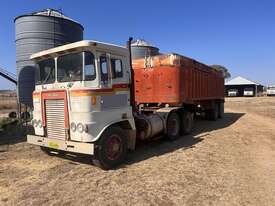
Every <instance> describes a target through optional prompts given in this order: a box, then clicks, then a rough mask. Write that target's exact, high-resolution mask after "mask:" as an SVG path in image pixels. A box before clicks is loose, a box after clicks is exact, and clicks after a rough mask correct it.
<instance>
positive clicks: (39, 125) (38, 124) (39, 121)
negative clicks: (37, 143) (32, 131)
mask: <svg viewBox="0 0 275 206" xmlns="http://www.w3.org/2000/svg"><path fill="white" fill-rule="evenodd" d="M37 126H38V127H40V128H42V121H41V120H38V121H37Z"/></svg>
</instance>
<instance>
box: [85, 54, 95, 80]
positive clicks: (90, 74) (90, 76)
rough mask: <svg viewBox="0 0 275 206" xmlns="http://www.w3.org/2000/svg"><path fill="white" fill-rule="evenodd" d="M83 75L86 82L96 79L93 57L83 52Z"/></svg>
mask: <svg viewBox="0 0 275 206" xmlns="http://www.w3.org/2000/svg"><path fill="white" fill-rule="evenodd" d="M84 75H85V80H87V81H91V80H94V79H95V78H96V70H95V57H94V55H93V53H91V52H85V64H84Z"/></svg>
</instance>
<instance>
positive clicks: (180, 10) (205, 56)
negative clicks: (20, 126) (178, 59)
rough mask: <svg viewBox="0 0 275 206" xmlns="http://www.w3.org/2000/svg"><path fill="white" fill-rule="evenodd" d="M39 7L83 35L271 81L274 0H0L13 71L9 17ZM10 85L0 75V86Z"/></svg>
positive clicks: (274, 74)
mask: <svg viewBox="0 0 275 206" xmlns="http://www.w3.org/2000/svg"><path fill="white" fill-rule="evenodd" d="M44 8H55V9H62V11H63V12H64V14H65V15H67V16H69V17H71V18H73V19H75V20H77V21H78V22H80V23H81V24H82V25H83V26H84V28H85V31H84V38H85V39H95V40H99V41H106V42H112V43H116V44H125V41H126V40H127V39H128V37H129V36H133V37H135V38H144V39H145V40H147V41H149V42H151V43H152V44H154V45H156V46H158V47H159V48H160V49H161V51H162V52H176V53H180V54H183V55H186V56H189V57H192V58H194V59H197V60H199V61H201V62H203V63H206V64H221V65H224V66H226V67H227V68H228V69H229V70H230V72H231V74H232V76H233V77H234V76H237V75H241V76H243V77H246V78H248V79H251V80H254V81H258V82H260V83H262V84H271V83H274V84H275V1H272V0H261V1H258V0H224V1H222V0H193V1H190V0H188V1H187V0H181V1H180V0H178V1H176V0H170V1H149V0H147V1H145V0H139V1H119V0H117V1H96V0H94V1H81V0H78V1H75V0H61V1H56V0H51V1H50V0H48V1H46V0H44V1H37V0H20V1H19V0H18V1H15V0H10V1H2V2H1V12H0V25H1V27H0V29H1V35H0V60H1V61H0V66H1V67H3V68H6V69H7V70H9V71H10V72H13V73H15V68H16V67H15V41H14V39H15V34H14V23H13V19H14V18H15V17H16V16H18V15H22V14H25V13H29V12H33V11H36V10H41V9H44ZM6 88H13V85H12V84H11V83H8V82H7V81H6V80H4V79H3V78H2V77H0V89H6Z"/></svg>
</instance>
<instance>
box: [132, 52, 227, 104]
mask: <svg viewBox="0 0 275 206" xmlns="http://www.w3.org/2000/svg"><path fill="white" fill-rule="evenodd" d="M133 67H134V76H135V98H136V103H137V104H142V103H158V104H159V103H164V104H166V103H168V104H174V105H179V104H183V103H186V104H188V103H190V104H192V103H194V102H200V101H205V100H211V99H213V100H220V99H221V100H223V99H224V79H223V76H222V74H221V72H218V71H216V70H214V69H212V68H211V67H209V66H207V65H205V64H202V63H199V62H197V61H195V60H193V59H190V58H187V57H184V56H181V55H178V54H166V55H158V56H154V57H148V58H143V59H137V60H133Z"/></svg>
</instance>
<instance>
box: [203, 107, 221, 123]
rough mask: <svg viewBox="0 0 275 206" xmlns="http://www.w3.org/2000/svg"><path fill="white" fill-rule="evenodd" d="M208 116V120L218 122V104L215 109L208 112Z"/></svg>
mask: <svg viewBox="0 0 275 206" xmlns="http://www.w3.org/2000/svg"><path fill="white" fill-rule="evenodd" d="M206 116H207V119H208V120H211V121H216V120H217V119H218V116H219V106H218V104H215V105H214V108H212V109H210V110H207V112H206Z"/></svg>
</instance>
